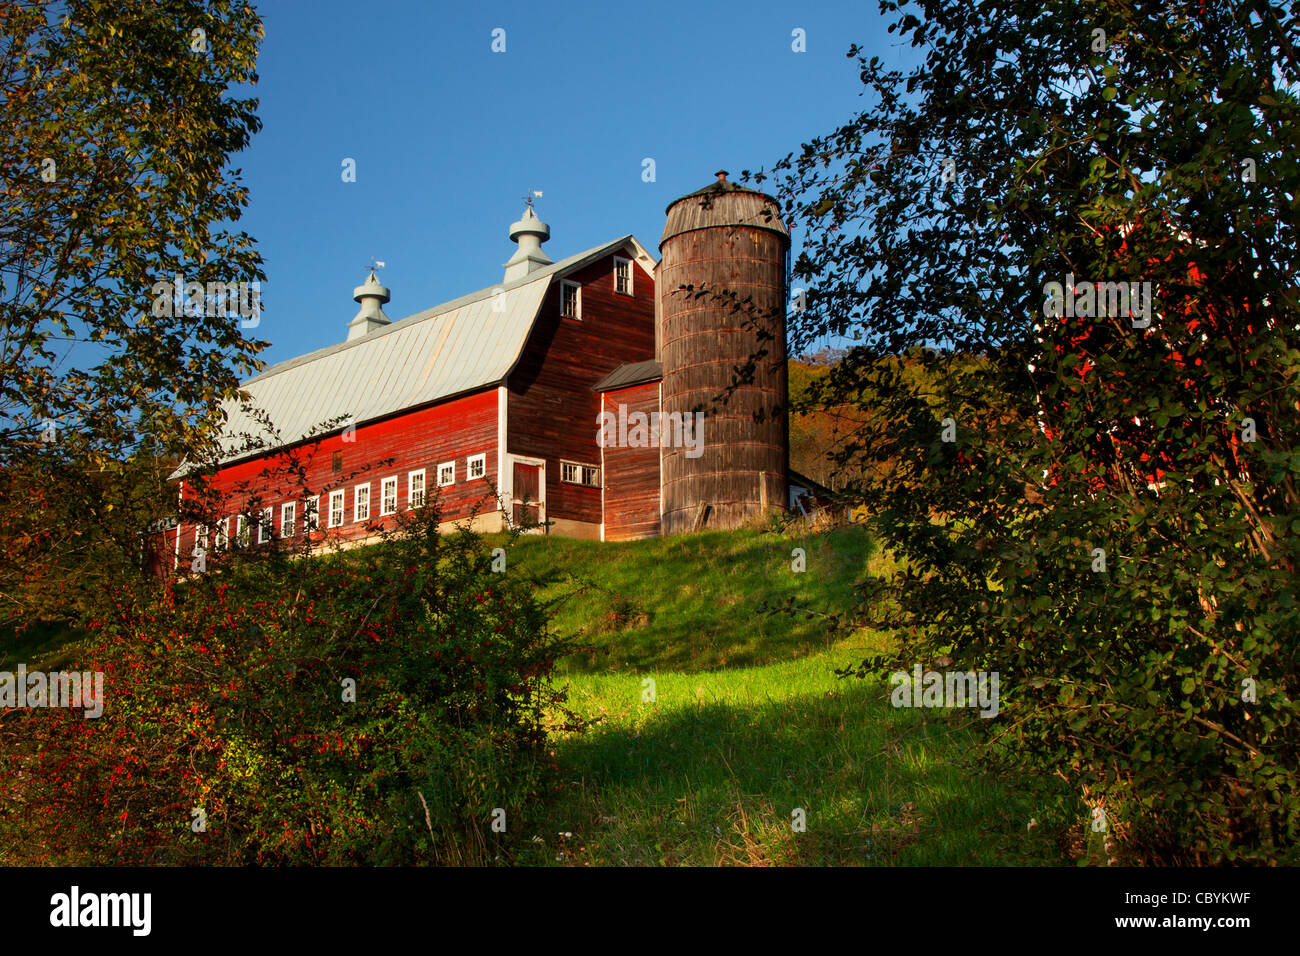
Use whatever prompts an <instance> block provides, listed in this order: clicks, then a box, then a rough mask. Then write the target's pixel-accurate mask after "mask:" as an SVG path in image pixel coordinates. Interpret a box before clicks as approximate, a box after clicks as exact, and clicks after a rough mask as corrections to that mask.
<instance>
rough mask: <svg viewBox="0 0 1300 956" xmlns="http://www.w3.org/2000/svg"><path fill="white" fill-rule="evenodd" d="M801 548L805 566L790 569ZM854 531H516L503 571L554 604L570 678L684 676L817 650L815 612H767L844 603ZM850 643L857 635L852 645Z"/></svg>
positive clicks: (822, 634) (821, 639)
mask: <svg viewBox="0 0 1300 956" xmlns="http://www.w3.org/2000/svg"><path fill="white" fill-rule="evenodd" d="M796 548H801V549H803V552H804V556H805V565H806V570H805V571H803V572H796V571H794V570H792V566H791V563H792V560H793V558H792V552H793V551H794V549H796ZM872 554H873V546H872V544H871V541H870V539H869V538H868V537H867V536H866V534H865V533H864V532H862V531H861V530H860V529H857V528H848V529H843V530H839V531H833V532H829V533H825V534H814V533H807V534H798V533H795V534H791V533H764V532H758V531H737V532H734V533H733V532H721V531H715V532H708V533H703V534H698V535H686V536H681V537H676V538H666V539H653V540H649V541H637V542H629V543H625V544H602V543H600V542H595V541H576V540H573V539H567V538H542V537H525V538H521V539H519V541H518V542H517V544H516V545H515V547H514V549H513V550H512V552H511V555H510V559H509V560H510V568H511V570H512V571H515V572H519V573H524V574H528V575H530V576H532V577H533V578H535V579H536V580H537V581H538V584H539V593H540V595H541V597H542V598H543V599H545V600H547V601H550V602H553V603H554V608H555V617H554V623H555V626H556V627H557V628H558V629H559V630H560V631H561V632H562V633H564V634H568V635H572V636H573V637H574V638H575V639H577V640H578V641H579V643H581V644H583V645H585V646H586V647H587V649H588V650H587V651H586V652H584V653H579V654H575V655H573V656H571V657H569V658H568V659H566V660H565V661H564V662H563V669H564V670H565V671H567V672H570V673H602V672H603V673H609V672H618V673H641V672H643V671H650V670H658V669H672V670H680V671H684V672H695V671H703V670H713V669H716V668H721V667H743V666H752V665H756V664H772V663H776V662H780V661H788V660H792V659H794V658H799V657H803V656H806V655H808V654H811V653H817V652H823V651H828V650H830V649H831V647H832V645H831V644H830V643H828V641H827V638H826V627H825V623H824V619H822V618H817V617H802V618H791V617H790V616H788V615H767V614H764V613H763V608H764V607H765V606H769V605H775V604H780V603H782V602H785V601H786V600H788V599H789V598H794V599H795V600H796V601H798V602H799V603H801V604H803V603H805V602H806V603H807V604H808V605H809V606H810V607H812V608H813V609H816V610H821V611H829V610H833V609H840V610H843V609H844V608H847V607H849V606H850V605H851V603H852V601H853V585H854V582H855V581H857V580H858V579H859V578H860V577H861V575H862V573H863V571H864V570H865V569H866V567H867V563H868V561H870V560H871V558H872ZM859 643H860V642H859Z"/></svg>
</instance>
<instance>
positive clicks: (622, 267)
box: [614, 256, 632, 295]
mask: <svg viewBox="0 0 1300 956" xmlns="http://www.w3.org/2000/svg"><path fill="white" fill-rule="evenodd" d="M614 291H615V292H618V293H620V294H621V295H631V294H632V260H631V259H620V258H618V257H617V256H615V257H614Z"/></svg>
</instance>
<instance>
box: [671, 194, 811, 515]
mask: <svg viewBox="0 0 1300 956" xmlns="http://www.w3.org/2000/svg"><path fill="white" fill-rule="evenodd" d="M778 211H779V210H778V206H777V203H776V201H775V200H774V199H772V198H771V197H770V196H767V195H765V194H763V193H760V192H757V191H755V190H752V189H746V188H744V187H742V186H737V185H736V184H734V183H729V182H727V181H726V173H725V171H724V172H719V173H718V181H717V182H714V183H710V184H709V185H708V186H706V187H705V188H703V189H701V190H698V191H696V192H693V193H690V194H689V195H686V196H683V197H682V198H681V199H678V200H677V201H676V202H673V203H671V204H670V205H669V206H668V209H667V210H666V212H667V216H668V220H667V223H666V224H665V226H664V233H663V238H662V239H661V241H660V243H659V252H660V255H661V257H662V261H661V262H660V263H659V268H658V271H657V277H658V281H657V288H658V295H659V303H658V305H659V309H658V316H657V322H658V336H657V338H658V346H659V358H660V361H661V362H662V365H663V400H662V402H663V403H662V411H663V413H664V415H665V416H669V420H670V421H675V419H673V418H672V417H671V416H673V415H689V414H693V413H696V412H703V414H704V418H703V442H702V446H701V447H699V448H696V449H692V448H687V447H680V446H678V445H676V444H675V443H674V442H672V441H671V440H670V436H669V435H667V434H665V435H664V436H663V437H661V443H662V446H663V447H662V451H661V457H660V468H661V472H660V473H661V476H662V482H663V491H662V494H663V524H662V527H663V533H664V534H675V533H679V532H682V531H691V530H696V529H700V528H734V527H737V526H738V525H740V524H741V523H742V522H744V521H745V520H746V519H747V518H750V517H752V516H754V515H756V514H758V513H759V512H761V511H763V510H765V509H767V508H769V507H784V505H785V499H786V488H787V474H786V470H787V462H788V448H789V441H788V439H789V435H788V424H787V418H786V331H785V302H786V296H787V290H786V259H787V253H788V250H789V248H790V234H789V232H788V231H787V230H786V228H785V224H784V223H783V222H782V221H781V218H780V216H779V215H778ZM686 286H689V287H691V291H687V290H686V289H685V288H684V287H686ZM763 333H766V335H764V334H763ZM760 352H761V353H762V354H760ZM661 431H662V432H665V433H667V432H669V431H670V429H669V428H668V427H667V426H662V427H661Z"/></svg>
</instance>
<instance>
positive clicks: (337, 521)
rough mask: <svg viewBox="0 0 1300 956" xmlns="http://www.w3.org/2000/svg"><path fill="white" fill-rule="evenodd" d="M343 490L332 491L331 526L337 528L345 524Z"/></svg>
mask: <svg viewBox="0 0 1300 956" xmlns="http://www.w3.org/2000/svg"><path fill="white" fill-rule="evenodd" d="M343 506H344V503H343V492H342V491H331V492H330V524H329V526H330V527H331V528H337V527H338V526H339V525H341V524H343Z"/></svg>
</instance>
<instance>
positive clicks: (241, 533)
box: [235, 515, 248, 548]
mask: <svg viewBox="0 0 1300 956" xmlns="http://www.w3.org/2000/svg"><path fill="white" fill-rule="evenodd" d="M235 540H236V541H237V542H239V546H240V547H241V548H246V547H248V519H247V518H246V517H244V516H243V515H236V516H235Z"/></svg>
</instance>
